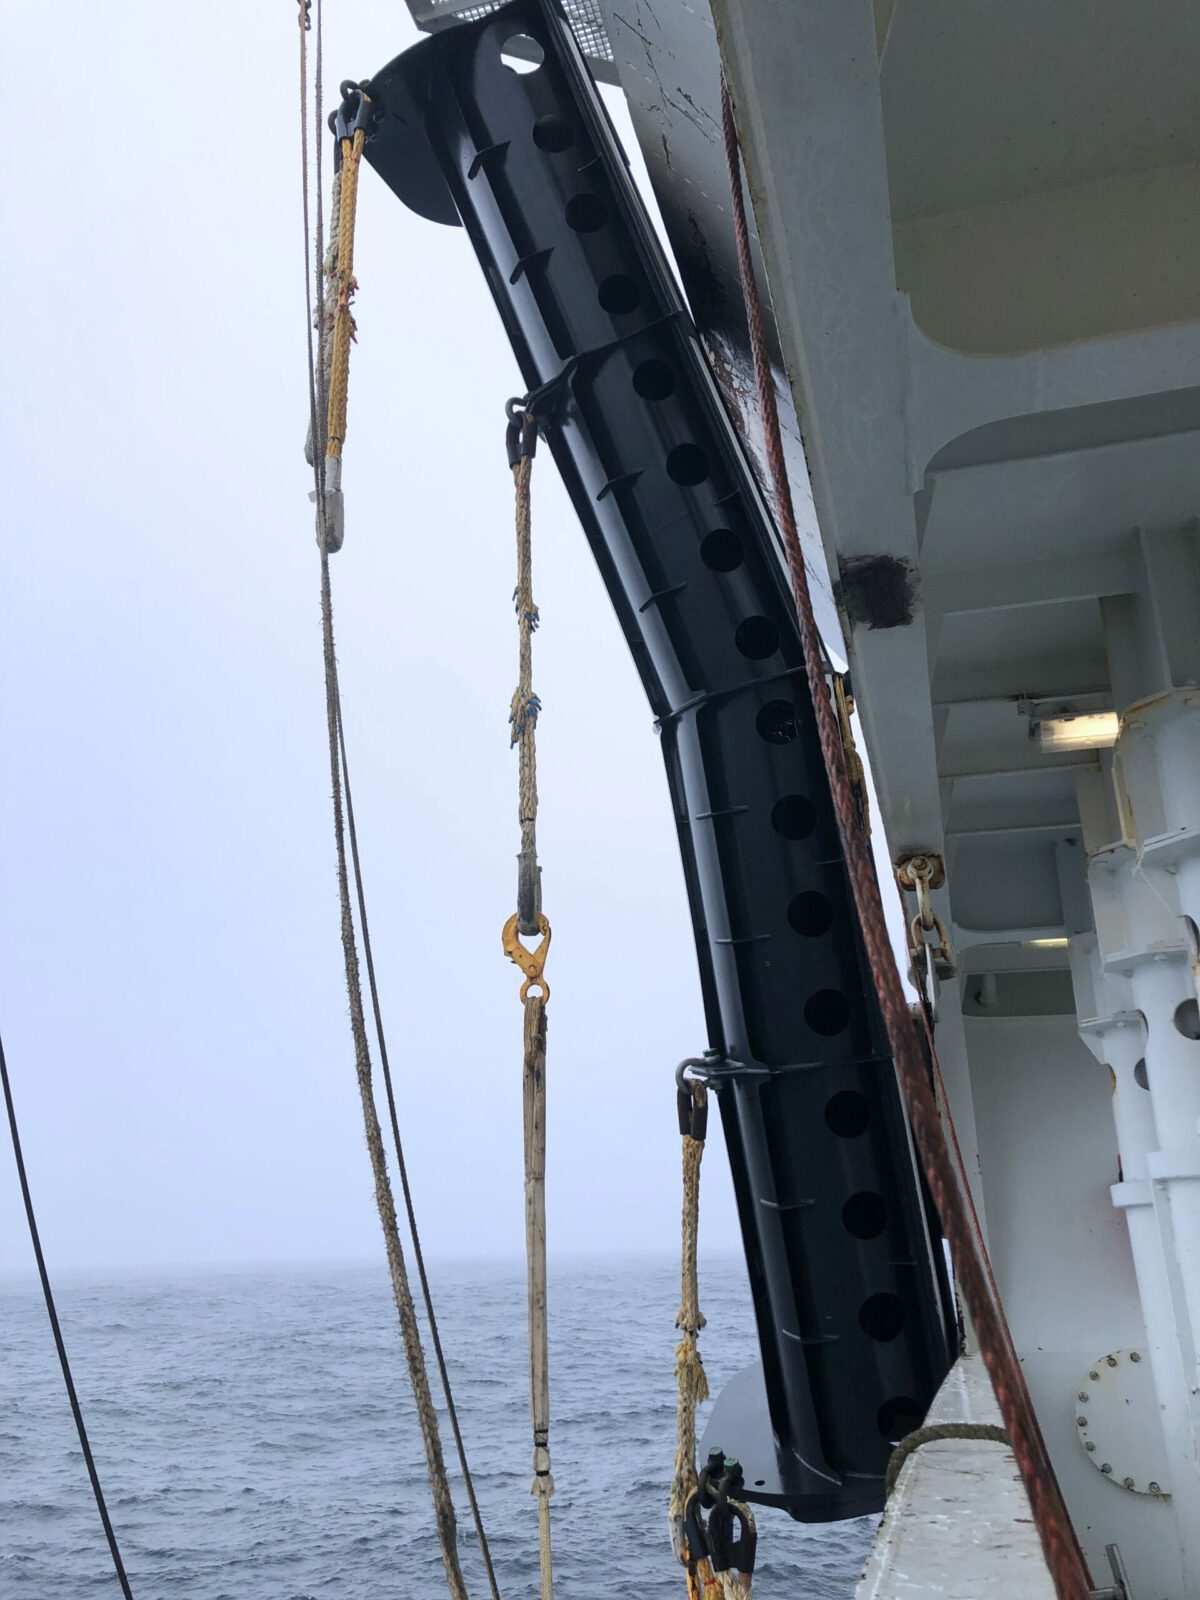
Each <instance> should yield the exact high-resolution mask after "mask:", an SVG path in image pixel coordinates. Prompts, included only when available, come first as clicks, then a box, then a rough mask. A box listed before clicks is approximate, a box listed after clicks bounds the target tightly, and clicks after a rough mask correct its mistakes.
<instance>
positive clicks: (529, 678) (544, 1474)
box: [508, 418, 554, 1600]
mask: <svg viewBox="0 0 1200 1600" xmlns="http://www.w3.org/2000/svg"><path fill="white" fill-rule="evenodd" d="M526 421H527V426H528V427H529V429H530V435H529V440H528V448H527V449H526V448H522V450H521V454H520V457H519V459H518V460H516V461H515V462H514V463H513V483H514V485H515V490H516V533H517V586H516V589H515V591H514V594H513V599H514V601H515V603H516V612H517V635H518V640H519V645H518V673H517V688H516V692H515V693H514V694H513V698H512V707H511V709H510V712H509V719H508V720H509V724H510V728H511V733H510V748H511V746H512V745H516V746H517V749H518V755H519V772H518V777H517V794H518V804H517V810H518V815H519V819H520V824H521V855H520V857H519V858H518V859H519V861H520V863H521V870H520V874H519V877H518V888H517V898H518V910H517V918H518V927H520V928H521V931H523V932H528V931H530V930H529V928H528V927H527V926H522V922H523V920H524V919H528V920H529V921H531V922H532V924H533V928H534V929H537V927H538V924H539V922H540V923H541V924H542V925H543V926H542V930H541V931H542V932H543V933H544V935H545V937H546V938H548V937H549V924H548V923H546V921H545V918H544V917H541V916H540V895H539V893H538V880H539V869H538V864H537V807H538V794H537V714H538V712H539V710H540V709H541V702H540V701H539V700H538V698H537V696H536V695H535V694H534V692H533V635H534V632H535V630H536V628H537V625H538V612H537V607H536V606H535V605H534V603H533V517H532V508H531V505H530V494H529V486H530V479H531V477H532V473H533V434H532V429H533V427H534V424H533V422H532V419H531V418H528V419H526ZM521 992H522V996H523V999H524V1004H525V1025H524V1064H523V1068H522V1104H523V1108H524V1129H525V1263H526V1279H527V1300H528V1319H529V1415H530V1421H531V1423H532V1425H533V1482H532V1484H531V1485H530V1491H529V1492H530V1493H531V1494H532V1495H533V1496H534V1497H535V1499H536V1501H537V1517H538V1571H539V1573H540V1576H541V1590H542V1600H553V1596H554V1563H553V1555H552V1550H551V1542H550V1497H551V1495H553V1493H554V1475H553V1473H552V1472H551V1469H550V1349H549V1327H548V1322H547V1315H546V1002H547V1000H548V999H549V989H548V988H547V987H546V984H545V982H544V980H543V979H542V978H541V976H540V975H539V976H537V977H531V978H529V979H527V980H526V982H525V983H524V984H523V985H522V991H521Z"/></svg>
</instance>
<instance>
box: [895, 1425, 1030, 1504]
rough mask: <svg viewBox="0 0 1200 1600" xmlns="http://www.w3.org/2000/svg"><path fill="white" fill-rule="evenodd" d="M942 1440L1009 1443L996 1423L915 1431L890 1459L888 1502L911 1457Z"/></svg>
mask: <svg viewBox="0 0 1200 1600" xmlns="http://www.w3.org/2000/svg"><path fill="white" fill-rule="evenodd" d="M940 1439H969V1440H987V1441H988V1442H990V1443H992V1444H1007V1443H1008V1442H1009V1441H1008V1435H1007V1434H1006V1433H1005V1431H1004V1429H1003V1428H1000V1427H997V1425H996V1424H995V1423H994V1422H927V1423H926V1424H925V1426H924V1427H922V1428H914V1429H913V1431H912V1433H910V1434H906V1435H905V1437H904V1438H903V1439H901V1441H900V1443H899V1444H898V1445H897V1446H896V1448H895V1449H894V1450H893V1451H892V1453H891V1456H890V1457H889V1459H888V1464H887V1476H886V1477H885V1478H884V1480H883V1492H884V1494H885V1495H886V1496H887V1497H888V1499H891V1494H892V1490H893V1489H894V1488H895V1487H896V1480H897V1479H898V1478H899V1476H900V1469H901V1468H902V1467H903V1466H904V1463H905V1462H906V1461H907V1460H908V1458H909V1456H911V1455H914V1454H915V1453H916V1451H918V1450H919V1449H920V1448H921V1446H922V1445H925V1444H936V1443H937V1442H938V1440H940Z"/></svg>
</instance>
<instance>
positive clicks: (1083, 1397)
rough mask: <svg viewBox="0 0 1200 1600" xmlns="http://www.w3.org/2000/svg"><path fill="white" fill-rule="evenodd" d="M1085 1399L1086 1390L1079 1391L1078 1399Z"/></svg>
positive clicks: (1086, 1395)
mask: <svg viewBox="0 0 1200 1600" xmlns="http://www.w3.org/2000/svg"><path fill="white" fill-rule="evenodd" d="M1087 1397H1088V1392H1087V1390H1086V1389H1080V1391H1079V1399H1080V1400H1086V1399H1087Z"/></svg>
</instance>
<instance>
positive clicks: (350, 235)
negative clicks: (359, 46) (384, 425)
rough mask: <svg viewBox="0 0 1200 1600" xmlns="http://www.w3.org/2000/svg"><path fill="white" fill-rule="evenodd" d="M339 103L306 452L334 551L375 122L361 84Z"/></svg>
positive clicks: (339, 537) (324, 545) (345, 89)
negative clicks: (315, 386)
mask: <svg viewBox="0 0 1200 1600" xmlns="http://www.w3.org/2000/svg"><path fill="white" fill-rule="evenodd" d="M341 90H342V102H341V105H340V106H339V107H338V109H337V110H336V111H335V112H333V113H332V115H331V116H330V118H329V125H330V129H331V131H332V133H333V136H334V142H335V150H336V164H335V166H334V173H333V195H332V200H331V204H330V225H329V249H328V251H327V252H326V256H325V260H324V263H323V271H324V278H325V292H324V295H323V296H322V300H321V306H320V310H319V311H318V313H317V316H318V324H317V325H318V331H319V334H320V345H321V374H320V376H321V399H322V402H323V404H322V406H321V407H320V408H319V409H318V416H317V425H318V427H319V428H320V429H321V432H322V437H321V438H320V439H319V440H318V439H315V438H314V428H313V426H312V424H311V423H310V425H309V433H308V442H307V444H306V446H305V451H304V454H305V456H306V458H307V460H308V463H309V465H310V466H312V467H313V468H314V469H316V468H318V463H319V471H320V474H321V479H322V483H321V489H320V492H318V491H316V490H314V492H313V494H312V496H311V498H312V499H313V500H314V501H315V503H316V507H317V544H318V546H319V547H320V549H322V550H324V551H327V552H328V553H330V554H332V553H334V552H335V551H338V550H340V549H341V548H342V544H343V543H344V541H345V537H346V512H345V503H344V501H343V499H342V446H343V445H344V444H345V442H346V409H347V401H348V397H349V392H350V346H351V345H352V344H353V343H354V338H355V333H356V331H357V329H356V324H355V321H354V314H353V312H352V311H351V309H350V306H351V302H352V301H353V299H354V292H355V290H356V289H357V288H358V281H357V279H356V278H355V276H354V228H355V223H356V221H357V217H358V174H359V170H360V168H361V166H362V153H363V146H364V144H365V143H366V139H367V132H368V129H369V127H370V123H371V115H372V112H371V98H370V96H369V95H368V94H367V92H366V90H365V89H364V88H363V87H362V86H361V85H360V84H357V83H351V82H349V81H347V82H345V83H343V84H342V86H341Z"/></svg>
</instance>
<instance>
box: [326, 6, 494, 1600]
mask: <svg viewBox="0 0 1200 1600" xmlns="http://www.w3.org/2000/svg"><path fill="white" fill-rule="evenodd" d="M306 20H307V13H306V11H305V8H304V7H302V8H301V26H300V98H301V130H302V131H301V163H302V169H303V171H302V177H303V185H304V224H305V226H304V257H305V296H306V301H307V310H308V317H307V321H308V348H309V428H310V438H311V439H312V441H313V442H314V446H315V444H316V442H317V441H319V440H320V439H321V437H322V435H321V432H320V427H321V418H320V412H319V408H318V403H317V402H318V372H319V373H321V374H322V376H323V374H324V371H325V348H324V347H325V343H326V340H325V328H324V324H323V322H322V324H321V325H320V326H319V328H318V343H319V346H320V349H319V355H318V359H316V360H314V359H313V357H314V352H313V293H312V285H311V277H312V245H311V238H310V230H309V207H308V195H309V187H310V185H309V168H308V117H307V80H308V57H307V41H306V33H307V29H306V27H305V21H306ZM321 54H322V49H321V6H320V0H317V84H318V89H317V93H318V96H319V94H320V72H321ZM319 119H320V101H319V99H318V100H317V104H316V120H317V127H318V128H319V127H320V120H319ZM354 143H355V144H357V145H358V150H359V153H360V154H361V140H359V139H357V138H356V139H355V141H354ZM319 152H320V142H319V140H318V163H319V161H320V154H319ZM345 165H346V163H345V153H344V152H343V166H345ZM318 170H319V168H318ZM339 198H340V206H339V239H338V251H339V260H340V262H342V263H344V264H345V265H346V267H347V270H348V269H349V265H350V264H351V263H352V260H353V206H352V204H350V205H349V206H348V204H347V201H346V184H345V181H343V184H342V188H341V194H340V197H339ZM348 216H349V232H347V217H348ZM317 260H318V263H320V262H321V241H320V232H319V225H318V249H317ZM317 270H318V271H320V266H318V269H317ZM347 314H348V313H347ZM346 355H347V362H348V356H349V345H348V340H347V342H346ZM334 359H335V366H336V351H335V358H334ZM344 388H345V378H344V375H343V407H342V412H341V428H342V437H343V438H344V433H345V409H344ZM324 459H325V457H324V455H323V453H322V452H321V451H319V450H318V449H316V448H314V449H313V450H312V465H313V475H314V481H315V488H316V500H317V518H318V531H319V534H320V538H319V544H320V552H321V635H322V649H323V655H324V667H325V713H326V728H327V733H328V741H329V772H330V785H331V790H332V797H333V821H334V841H335V847H336V857H337V882H338V903H339V909H340V919H341V938H342V954H343V960H344V965H345V975H346V994H347V1000H348V1002H349V1011H350V1032H351V1037H352V1040H353V1046H354V1066H355V1076H356V1078H357V1081H358V1088H359V1098H360V1100H361V1103H362V1114H363V1128H364V1132H365V1135H366V1142H367V1152H368V1156H369V1158H370V1162H371V1172H372V1177H373V1179H374V1184H375V1201H376V1207H377V1209H378V1211H379V1220H380V1226H381V1228H382V1230H383V1238H384V1249H385V1252H386V1256H387V1262H388V1271H389V1275H390V1277H391V1282H392V1294H393V1298H394V1300H395V1304H396V1311H397V1315H398V1318H399V1322H400V1334H401V1339H402V1342H403V1345H404V1353H405V1358H406V1360H407V1364H408V1371H409V1377H410V1380H411V1382H412V1390H413V1399H414V1402H415V1404H416V1409H417V1419H418V1422H419V1424H420V1429H421V1439H422V1443H423V1445H424V1448H425V1460H426V1468H427V1472H428V1476H429V1485H430V1492H431V1495H432V1498H433V1507H434V1519H435V1523H436V1526H437V1534H438V1542H439V1544H440V1546H441V1552H442V1563H443V1566H444V1567H445V1571H446V1582H447V1585H448V1587H449V1590H450V1594H451V1596H452V1600H467V1589H466V1584H465V1582H464V1579H463V1575H462V1569H461V1566H460V1564H459V1559H458V1530H457V1523H456V1519H455V1513H454V1502H453V1499H452V1498H451V1494H450V1485H449V1481H448V1479H447V1476H446V1466H445V1461H444V1459H443V1456H442V1444H441V1434H440V1431H439V1428H438V1420H437V1412H436V1411H435V1409H434V1404H433V1396H432V1394H431V1392H430V1387H429V1375H428V1372H427V1370H426V1366H425V1352H424V1349H423V1348H422V1344H421V1335H420V1329H419V1327H418V1325H417V1317H416V1308H415V1306H414V1304H413V1297H412V1291H411V1288H410V1286H409V1280H408V1270H407V1266H406V1263H405V1260H404V1251H403V1247H402V1245H401V1243H400V1233H399V1228H398V1226H397V1221H396V1205H395V1199H394V1196H393V1194H392V1186H391V1180H390V1178H389V1176H388V1170H387V1160H386V1157H385V1154H384V1148H383V1135H382V1131H381V1129H380V1124H379V1115H378V1112H377V1110H376V1107H375V1094H374V1084H373V1080H372V1070H371V1053H370V1046H369V1043H368V1039H367V1028H366V1018H365V1013H364V1009H363V996H362V981H361V977H360V972H359V962H358V946H357V939H356V935H355V927H354V914H353V910H352V906H351V900H350V882H349V870H348V865H347V851H346V833H347V815H346V813H347V812H348V811H350V807H351V800H350V795H349V781H348V771H347V768H346V765H345V738H344V733H343V726H342V707H341V689H340V685H339V682H338V668H337V652H336V647H335V642H334V631H333V595H332V589H331V584H330V572H329V550H330V545H329V540H328V539H327V537H326V535H325V529H326V501H325V489H326V483H325V471H324V465H323V462H324ZM344 793H345V805H343V794H344ZM350 826H351V830H352V834H351V847H352V850H353V855H354V871H355V884H356V889H357V893H358V904H359V912H360V916H361V918H362V927H363V945H364V951H365V954H366V960H367V970H368V977H369V980H370V984H371V995H372V1002H373V1005H374V1007H375V1021H376V1028H377V1031H378V1034H379V1038H380V1044H381V1057H383V1053H384V1051H385V1049H386V1046H385V1044H384V1039H383V1032H382V1013H381V1010H380V1007H379V1000H378V988H377V985H376V983H375V974H374V959H373V956H372V953H371V947H370V932H369V928H368V925H367V922H366V915H365V911H366V898H365V893H364V889H363V880H362V870H361V862H360V860H359V855H358V844H357V833H356V831H354V830H353V820H352V816H351V819H350ZM384 1062H385V1064H384V1076H385V1082H386V1083H387V1090H388V1101H389V1106H390V1108H391V1112H392V1126H393V1132H394V1134H395V1136H396V1145H397V1162H398V1164H399V1166H400V1169H401V1175H402V1179H401V1181H402V1184H403V1188H404V1194H405V1200H406V1204H407V1207H408V1217H409V1225H410V1229H411V1231H412V1234H413V1242H414V1249H415V1250H416V1252H417V1255H418V1261H419V1263H420V1267H419V1270H420V1275H421V1281H422V1288H423V1290H424V1292H425V1297H426V1309H427V1310H429V1311H430V1312H431V1313H432V1307H431V1302H430V1299H429V1294H428V1283H427V1280H426V1277H425V1273H424V1266H423V1258H422V1256H421V1253H420V1242H419V1238H418V1236H417V1233H416V1220H415V1213H414V1211H413V1208H412V1199H411V1194H410V1191H409V1187H408V1182H407V1172H406V1169H405V1166H404V1158H403V1151H402V1149H401V1146H400V1139H399V1122H398V1118H397V1117H396V1112H395V1100H394V1092H393V1088H392V1083H391V1074H390V1068H389V1067H388V1066H387V1065H386V1057H384ZM434 1339H435V1346H437V1347H438V1354H439V1368H440V1371H441V1374H442V1378H443V1383H444V1384H446V1385H447V1403H448V1409H451V1410H452V1402H451V1401H450V1396H449V1388H448V1377H447V1374H446V1370H445V1364H444V1361H442V1360H441V1351H440V1341H438V1340H437V1335H436V1332H435V1333H434ZM454 1426H455V1435H456V1439H457V1440H458V1442H459V1443H460V1446H461V1437H460V1435H459V1433H458V1428H457V1420H456V1419H455V1424H454ZM464 1465H465V1463H464ZM471 1498H472V1504H473V1505H474V1493H473V1490H472V1493H471ZM477 1529H478V1530H479V1531H480V1533H481V1538H482V1529H481V1527H480V1525H479V1523H478V1522H477ZM483 1548H484V1551H485V1563H486V1565H487V1567H488V1574H489V1580H490V1581H491V1583H492V1589H493V1594H495V1579H494V1575H493V1573H492V1570H491V1562H490V1558H489V1557H488V1555H487V1552H486V1542H485V1541H483Z"/></svg>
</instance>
